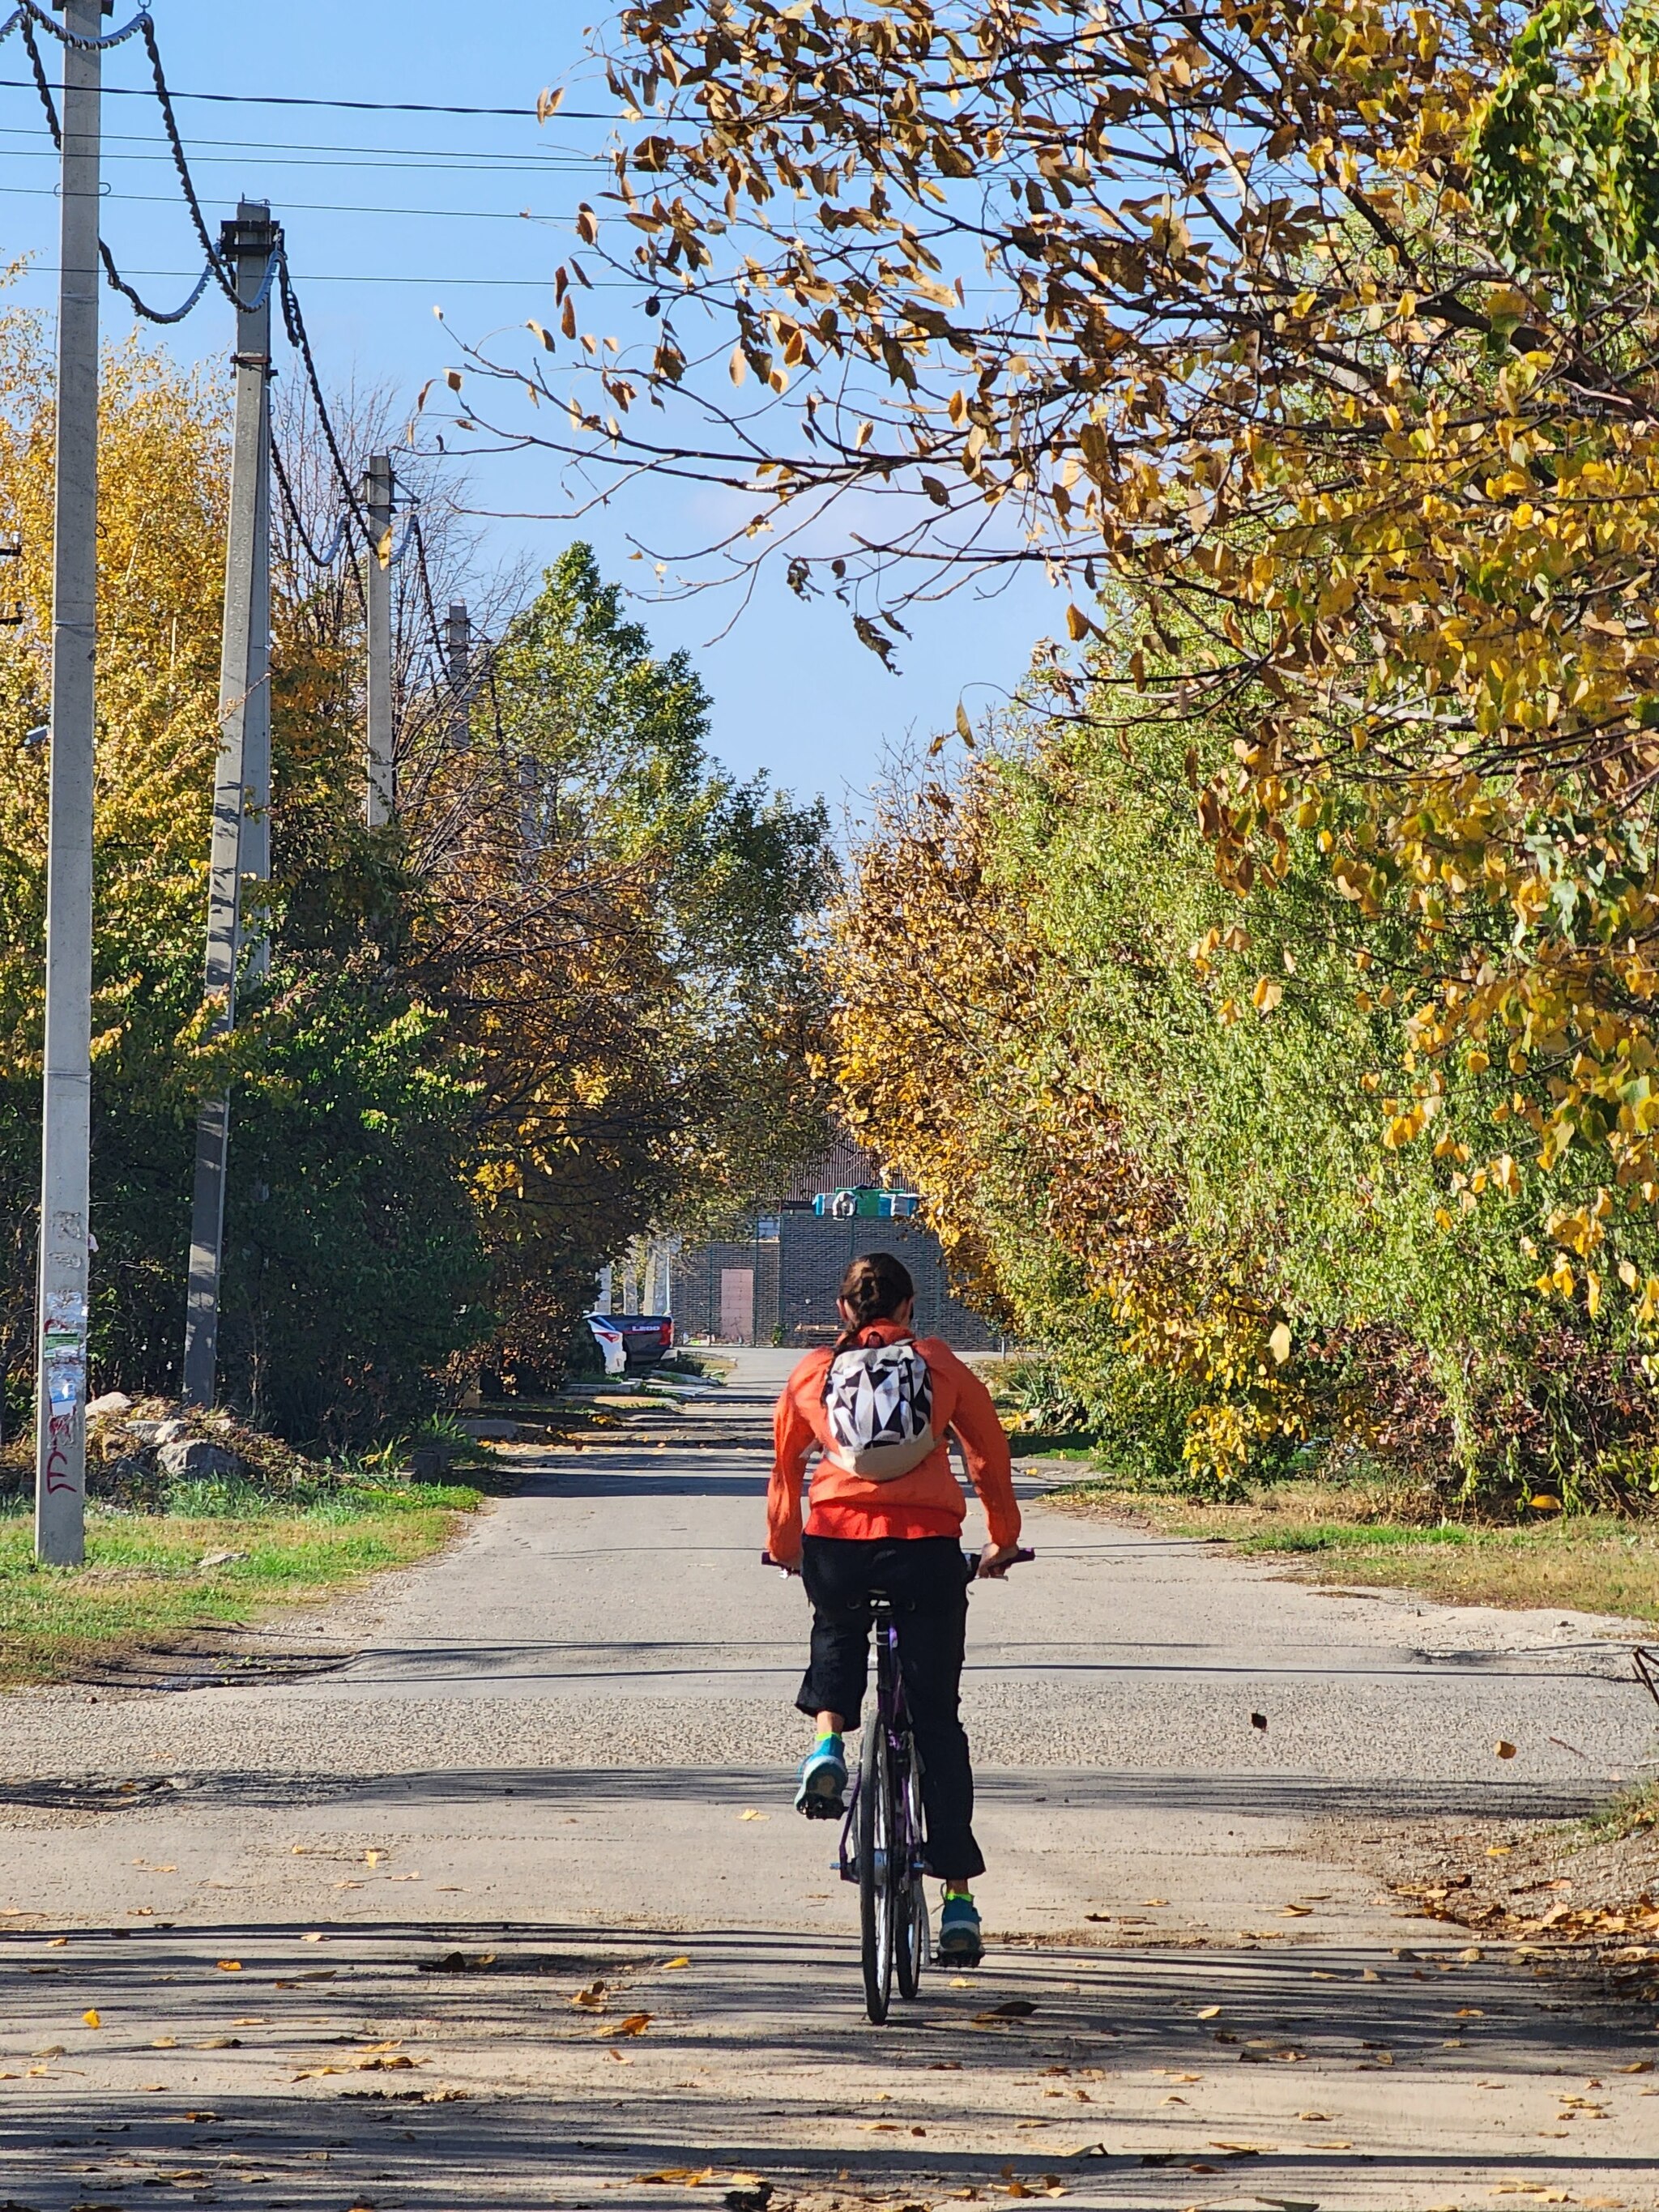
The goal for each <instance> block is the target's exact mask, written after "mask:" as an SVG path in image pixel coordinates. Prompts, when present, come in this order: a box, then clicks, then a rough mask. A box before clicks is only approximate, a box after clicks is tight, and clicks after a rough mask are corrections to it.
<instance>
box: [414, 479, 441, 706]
mask: <svg viewBox="0 0 1659 2212" xmlns="http://www.w3.org/2000/svg"><path fill="white" fill-rule="evenodd" d="M410 527H411V528H412V530H413V531H414V533H415V564H416V568H418V569H419V570H420V575H421V595H422V598H423V599H425V601H426V619H427V623H428V627H429V628H430V629H431V632H432V649H433V651H434V652H435V653H436V654H437V656H438V665H439V667H440V668H441V669H443V670H445V671H447V669H448V666H449V655H448V653H447V652H446V650H445V648H444V641H443V636H442V634H441V631H440V630H439V628H438V605H437V601H436V600H435V599H434V598H433V596H432V572H431V570H430V569H429V568H428V567H427V565H426V532H424V531H423V530H422V527H421V512H420V508H419V507H418V506H417V507H416V509H415V511H414V513H412V514H411V515H410Z"/></svg>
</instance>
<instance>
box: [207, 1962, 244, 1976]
mask: <svg viewBox="0 0 1659 2212" xmlns="http://www.w3.org/2000/svg"><path fill="white" fill-rule="evenodd" d="M213 1963H214V1965H215V1966H217V1968H218V1969H219V1972H221V1973H222V1974H240V1972H241V1971H242V1962H241V1960H240V1959H216V1960H214V1962H213Z"/></svg>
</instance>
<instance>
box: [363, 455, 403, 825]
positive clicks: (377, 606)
mask: <svg viewBox="0 0 1659 2212" xmlns="http://www.w3.org/2000/svg"><path fill="white" fill-rule="evenodd" d="M362 502H363V507H364V511H365V513H367V515H368V580H367V585H366V589H365V594H364V596H365V598H366V599H367V600H368V803H367V806H366V809H365V819H366V820H367V822H368V826H369V828H370V829H380V828H381V827H382V826H383V825H384V824H385V823H388V822H390V821H391V819H392V811H393V806H394V804H395V799H396V791H395V788H394V783H393V777H394V768H393V762H392V456H391V454H390V453H371V454H370V455H369V457H368V471H367V472H366V473H365V475H364V477H363V482H362Z"/></svg>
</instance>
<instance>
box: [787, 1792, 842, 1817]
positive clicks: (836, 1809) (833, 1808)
mask: <svg viewBox="0 0 1659 2212" xmlns="http://www.w3.org/2000/svg"><path fill="white" fill-rule="evenodd" d="M799 1809H800V1811H801V1812H802V1813H803V1814H805V1817H806V1818H807V1819H808V1820H845V1819H846V1818H847V1807H846V1805H845V1804H844V1803H843V1802H842V1800H841V1799H840V1798H839V1797H809V1798H807V1799H806V1800H805V1802H804V1803H803V1804H802V1805H801V1807H800V1808H799Z"/></svg>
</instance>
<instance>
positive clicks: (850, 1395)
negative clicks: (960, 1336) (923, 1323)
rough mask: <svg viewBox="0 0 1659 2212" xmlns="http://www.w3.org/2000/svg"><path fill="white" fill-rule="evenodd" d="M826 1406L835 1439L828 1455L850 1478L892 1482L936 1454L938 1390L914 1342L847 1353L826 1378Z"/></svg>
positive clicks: (824, 1382)
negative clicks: (935, 1400)
mask: <svg viewBox="0 0 1659 2212" xmlns="http://www.w3.org/2000/svg"><path fill="white" fill-rule="evenodd" d="M823 1407H824V1413H825V1415H826V1417H827V1419H828V1422H829V1433H830V1435H831V1437H833V1438H834V1439H835V1443H834V1445H833V1447H832V1449H830V1451H829V1455H828V1456H829V1458H830V1459H831V1460H832V1461H833V1462H835V1464H836V1466H837V1467H843V1468H847V1469H848V1472H849V1473H850V1474H862V1475H865V1476H867V1477H868V1479H869V1480H871V1481H872V1482H891V1481H893V1480H895V1479H896V1477H897V1476H899V1475H901V1474H909V1472H910V1470H911V1469H912V1468H916V1467H920V1466H921V1462H922V1461H923V1460H925V1459H926V1458H927V1455H928V1454H929V1452H931V1451H932V1450H933V1447H934V1444H935V1443H936V1441H937V1440H936V1438H935V1437H934V1435H933V1382H932V1379H931V1378H930V1376H929V1375H928V1372H927V1361H926V1360H925V1359H924V1358H922V1356H921V1352H918V1351H917V1349H916V1347H915V1343H914V1342H912V1341H910V1340H901V1341H900V1342H898V1343H897V1344H872V1345H869V1346H865V1347H864V1348H862V1349H858V1348H854V1350H852V1351H850V1352H842V1353H841V1354H840V1356H839V1357H838V1358H835V1359H832V1360H831V1361H830V1363H829V1373H828V1374H827V1375H826V1376H824V1378H823Z"/></svg>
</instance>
